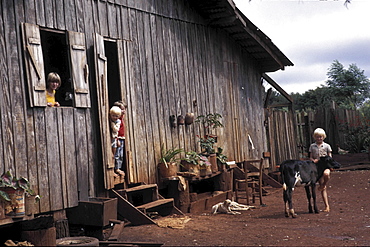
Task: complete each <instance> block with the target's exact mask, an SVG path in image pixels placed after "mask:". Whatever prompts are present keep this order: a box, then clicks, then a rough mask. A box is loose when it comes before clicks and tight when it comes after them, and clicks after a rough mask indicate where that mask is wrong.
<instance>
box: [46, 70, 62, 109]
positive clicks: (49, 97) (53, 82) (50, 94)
mask: <svg viewBox="0 0 370 247" xmlns="http://www.w3.org/2000/svg"><path fill="white" fill-rule="evenodd" d="M61 84H62V82H61V80H60V76H59V75H58V74H57V73H55V72H50V73H49V74H48V78H47V80H46V104H47V106H50V107H53V106H60V104H59V103H58V102H56V101H55V92H56V90H57V89H58V88H59V87H60V85H61Z"/></svg>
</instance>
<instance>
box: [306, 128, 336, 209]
mask: <svg viewBox="0 0 370 247" xmlns="http://www.w3.org/2000/svg"><path fill="white" fill-rule="evenodd" d="M313 137H314V138H315V142H314V143H312V144H311V146H310V148H309V150H308V152H309V153H310V160H312V161H313V162H314V163H317V162H318V161H319V160H320V157H325V156H330V157H331V152H332V149H331V146H330V145H329V144H328V143H325V142H324V139H325V138H326V133H325V130H323V129H321V128H317V129H315V131H314V133H313ZM329 179H330V169H325V171H324V174H323V175H322V177H321V178H319V184H320V186H319V188H318V190H319V191H321V195H322V199H323V201H324V204H325V210H324V212H329V211H330V208H329V201H328V194H327V192H326V184H327V183H328V181H329Z"/></svg>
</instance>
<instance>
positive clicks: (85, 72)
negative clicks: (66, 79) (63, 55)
mask: <svg viewBox="0 0 370 247" xmlns="http://www.w3.org/2000/svg"><path fill="white" fill-rule="evenodd" d="M68 40H69V51H70V54H71V70H72V71H71V72H72V84H73V88H74V101H75V107H83V108H86V107H90V106H91V104H90V96H89V67H88V65H87V61H86V45H85V34H84V33H77V32H72V31H69V32H68Z"/></svg>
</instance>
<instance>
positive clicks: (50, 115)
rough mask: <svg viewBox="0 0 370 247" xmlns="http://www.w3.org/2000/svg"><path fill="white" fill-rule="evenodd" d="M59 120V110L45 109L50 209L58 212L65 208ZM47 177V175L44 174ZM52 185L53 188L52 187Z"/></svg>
mask: <svg viewBox="0 0 370 247" xmlns="http://www.w3.org/2000/svg"><path fill="white" fill-rule="evenodd" d="M58 124H59V123H58V119H57V109H55V108H53V107H47V108H45V126H46V129H45V133H46V153H47V166H48V173H47V176H48V177H49V182H50V184H49V185H48V186H49V192H50V195H51V196H50V209H51V210H58V209H61V208H63V207H62V206H63V204H62V203H63V202H62V201H61V200H60V199H59V198H62V188H61V175H60V171H61V164H60V152H59V139H60V136H58V131H57V130H58ZM42 175H43V176H45V174H42ZM51 185H52V186H51Z"/></svg>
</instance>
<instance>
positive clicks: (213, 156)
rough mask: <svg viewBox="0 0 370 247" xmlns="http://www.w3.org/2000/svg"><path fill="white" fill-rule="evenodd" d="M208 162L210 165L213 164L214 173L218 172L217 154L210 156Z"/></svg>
mask: <svg viewBox="0 0 370 247" xmlns="http://www.w3.org/2000/svg"><path fill="white" fill-rule="evenodd" d="M208 161H209V163H211V170H212V173H215V172H218V166H217V156H216V154H210V155H209V156H208Z"/></svg>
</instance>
